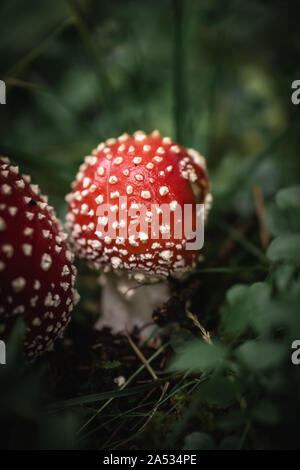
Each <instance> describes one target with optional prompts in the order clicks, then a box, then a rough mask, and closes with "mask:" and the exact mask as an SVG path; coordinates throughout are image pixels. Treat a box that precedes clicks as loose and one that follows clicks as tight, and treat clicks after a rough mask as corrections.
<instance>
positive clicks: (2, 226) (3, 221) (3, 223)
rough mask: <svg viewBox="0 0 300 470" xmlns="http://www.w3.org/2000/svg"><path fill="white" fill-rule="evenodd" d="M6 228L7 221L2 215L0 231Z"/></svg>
mask: <svg viewBox="0 0 300 470" xmlns="http://www.w3.org/2000/svg"><path fill="white" fill-rule="evenodd" d="M5 229H6V222H5V220H4V219H3V218H2V217H0V232H4V230H5Z"/></svg>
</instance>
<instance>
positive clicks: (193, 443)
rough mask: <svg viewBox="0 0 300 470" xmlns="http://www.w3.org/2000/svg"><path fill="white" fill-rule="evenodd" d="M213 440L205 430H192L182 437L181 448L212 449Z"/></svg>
mask: <svg viewBox="0 0 300 470" xmlns="http://www.w3.org/2000/svg"><path fill="white" fill-rule="evenodd" d="M213 448H214V441H213V439H212V437H211V436H210V435H209V434H207V433H206V432H198V431H195V432H192V433H191V434H189V435H188V436H186V437H185V439H184V446H183V450H212V449H213Z"/></svg>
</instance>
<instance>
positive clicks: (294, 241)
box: [0, 0, 300, 449]
mask: <svg viewBox="0 0 300 470" xmlns="http://www.w3.org/2000/svg"><path fill="white" fill-rule="evenodd" d="M296 7H297V2H296V1H292V0H288V1H285V2H283V1H280V0H274V1H273V2H267V1H266V0H253V1H245V2H241V1H239V0H229V1H228V2H226V4H225V3H224V2H219V1H217V0H203V1H193V0H185V1H183V0H182V1H181V0H161V1H159V2H158V1H153V0H143V1H138V0H128V1H126V2H124V1H121V0H113V1H110V2H109V1H105V0H101V1H96V0H77V1H76V0H65V1H61V2H56V1H54V0H47V1H46V2H39V1H37V0H28V1H27V2H21V1H20V0H9V1H7V0H6V1H3V2H1V5H0V16H1V41H0V57H1V61H0V78H1V79H3V80H5V82H6V84H7V104H6V105H2V106H0V143H1V150H0V152H1V153H2V154H4V155H7V156H9V157H10V158H11V160H12V162H13V163H15V164H19V165H20V167H21V169H22V171H24V172H28V173H30V174H31V175H32V177H33V180H34V182H37V183H39V184H40V186H41V188H42V191H43V192H44V193H46V194H48V195H49V196H50V201H51V203H52V204H53V205H54V206H55V208H56V210H57V213H58V215H59V216H60V217H61V218H64V214H65V211H66V203H65V201H64V195H65V194H66V193H67V192H68V191H69V184H70V183H71V181H72V180H73V178H74V176H75V172H76V170H77V167H78V165H79V164H80V163H81V162H82V160H83V157H84V156H85V155H87V154H89V153H90V151H91V149H92V148H94V147H95V146H96V145H97V144H98V143H99V142H100V141H101V140H103V139H106V138H108V137H112V136H117V135H119V134H121V133H123V132H124V131H126V132H129V133H131V132H133V131H135V130H137V129H144V130H145V131H147V132H149V131H152V130H153V129H159V130H160V131H161V133H162V134H165V135H170V136H171V137H173V138H175V139H176V138H178V139H179V140H180V143H182V144H184V145H187V146H188V147H194V148H197V149H198V150H199V151H200V152H201V153H203V154H204V155H205V156H206V158H207V165H208V169H209V175H210V179H211V181H212V191H213V195H214V206H213V210H212V211H211V214H210V217H209V220H208V225H207V229H206V240H205V247H204V250H203V254H204V256H205V261H204V263H202V265H199V269H198V270H196V271H195V273H194V277H195V279H197V280H200V282H201V283H202V284H201V288H200V289H199V290H197V292H196V293H195V292H194V293H191V298H190V299H189V300H190V303H191V309H192V311H193V312H195V313H196V314H197V315H198V318H199V319H200V321H201V324H203V326H204V327H205V328H206V329H208V330H209V331H211V332H212V344H209V343H207V342H204V341H203V340H202V339H201V334H200V332H199V330H197V328H196V327H195V326H194V325H192V322H190V321H187V319H186V316H185V312H184V309H182V312H181V321H180V322H179V323H180V324H181V326H182V328H180V327H179V326H178V324H177V325H175V326H174V325H173V326H172V328H174V331H173V333H172V336H171V338H170V343H167V342H165V343H164V344H163V349H162V350H158V351H156V352H155V351H153V349H151V348H149V347H148V345H147V344H146V345H144V346H143V353H144V354H145V355H146V357H147V359H148V360H149V361H150V362H151V363H152V362H153V367H154V368H155V370H156V372H157V374H158V375H159V377H160V378H161V380H160V381H159V382H158V385H156V386H154V384H153V383H151V382H147V380H149V375H148V374H147V371H146V370H145V367H143V366H142V365H141V364H140V362H139V361H138V359H136V362H133V365H130V366H127V363H126V360H127V359H126V360H125V359H124V357H127V356H129V352H128V349H126V346H125V343H126V339H125V340H124V338H123V339H118V341H119V343H113V341H114V338H113V337H111V336H109V334H107V335H106V342H105V338H104V337H100V338H99V337H98V336H97V335H96V334H95V333H92V324H93V321H94V319H95V317H96V314H97V309H98V296H99V292H98V290H99V286H98V284H97V274H95V273H92V272H90V271H89V270H88V269H87V268H86V267H85V266H84V265H83V264H79V266H78V267H79V276H78V283H77V284H78V289H79V291H80V293H81V296H82V300H81V302H80V304H79V305H78V307H77V308H76V311H75V313H74V316H73V321H72V325H71V327H70V328H69V331H68V334H67V337H66V339H65V341H64V343H63V344H61V345H58V346H57V349H56V351H55V352H54V353H53V354H52V355H51V354H50V355H48V356H45V357H44V358H42V359H41V360H40V361H39V363H38V364H35V365H29V364H27V363H26V361H24V358H23V357H22V354H21V351H20V346H19V343H18V337H19V336H20V335H21V330H20V328H21V326H17V328H16V330H15V332H14V336H13V337H12V338H11V343H10V344H9V345H8V353H9V356H8V364H7V365H6V366H0V384H1V387H0V422H1V431H2V433H3V431H5V433H4V434H5V435H4V436H3V437H1V441H0V442H1V444H0V446H1V447H2V448H9V449H19V448H22V449H23V448H27V449H31V448H33V449H39V448H41V449H48V448H51V449H61V448H81V447H83V448H89V449H91V448H99V447H101V448H120V447H124V448H131V447H132V448H150V449H151V448H152V449H155V448H161V447H166V448H178V447H180V448H183V449H211V448H216V449H238V448H251V449H253V448H298V447H299V445H298V442H297V414H298V412H299V410H300V403H299V396H300V394H299V387H300V377H299V372H298V368H297V367H296V366H294V365H292V364H291V360H290V355H291V342H292V341H293V340H294V339H297V337H298V338H299V336H300V334H299V329H300V327H299V318H298V312H299V300H300V299H299V296H300V289H299V262H300V259H299V242H300V209H299V204H300V196H299V194H300V189H299V186H298V185H297V184H298V182H299V174H300V171H299V170H300V160H299V144H300V133H299V118H300V116H299V109H298V108H297V107H296V106H294V105H292V103H291V83H292V81H293V80H295V79H299V78H300V68H299V64H300V35H299V25H298V15H297V10H296ZM254 187H258V188H259V189H260V191H261V192H262V196H263V200H264V203H265V206H266V215H265V219H264V222H265V225H264V227H263V228H264V229H265V230H267V231H268V233H269V234H270V236H271V237H272V238H274V240H273V241H271V244H270V245H269V247H268V250H267V252H266V253H265V252H264V248H263V247H262V245H261V240H260V236H261V230H262V227H261V224H260V223H259V219H258V217H257V207H256V205H255V198H254V195H253V188H254ZM285 187H287V189H282V188H285ZM205 268H207V271H206V272H205ZM201 270H202V271H201ZM166 341H167V340H166ZM98 343H101V345H100V346H99V345H98V346H97V344H98ZM97 347H99V349H97ZM129 351H130V348H129ZM10 354H11V355H10ZM131 354H132V352H131ZM161 356H163V358H164V361H165V360H167V359H168V358H169V356H171V358H170V360H169V368H168V369H167V371H165V372H163V371H162V369H161V366H160V364H161ZM130 360H131V359H130V358H129V359H128V361H130ZM120 375H126V380H129V379H128V378H130V380H129V383H128V385H126V387H125V388H124V389H120V388H118V387H117V385H116V383H114V379H115V378H116V377H117V376H120ZM139 380H140V381H141V382H142V383H139ZM168 381H170V384H171V385H170V386H169V388H168V390H167V391H166V390H165V391H164V392H162V393H161V389H160V385H161V384H164V383H168ZM153 387H154V389H155V390H154V391H153ZM56 402H58V403H56ZM49 405H51V407H49ZM149 418H150V420H149ZM147 420H149V422H148V421H147ZM145 423H146V425H145ZM144 425H145V427H143V426H144ZM166 436H167V437H166Z"/></svg>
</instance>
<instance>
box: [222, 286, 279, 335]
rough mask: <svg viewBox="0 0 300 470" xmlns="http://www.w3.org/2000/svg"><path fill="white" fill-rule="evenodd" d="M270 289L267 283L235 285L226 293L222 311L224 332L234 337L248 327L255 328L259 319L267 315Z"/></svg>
mask: <svg viewBox="0 0 300 470" xmlns="http://www.w3.org/2000/svg"><path fill="white" fill-rule="evenodd" d="M270 296H271V289H270V286H269V285H268V284H267V283H264V282H256V283H254V284H253V285H252V286H243V285H236V286H234V287H232V288H231V289H229V291H228V292H227V296H226V297H227V301H228V305H227V306H225V307H224V308H223V309H222V325H223V328H224V332H225V333H227V334H231V335H234V336H240V335H241V334H243V333H244V332H245V331H246V329H247V327H248V326H249V325H251V326H253V327H256V325H257V324H258V323H259V319H260V318H261V317H262V316H264V315H266V314H268V309H267V306H268V304H269V300H270Z"/></svg>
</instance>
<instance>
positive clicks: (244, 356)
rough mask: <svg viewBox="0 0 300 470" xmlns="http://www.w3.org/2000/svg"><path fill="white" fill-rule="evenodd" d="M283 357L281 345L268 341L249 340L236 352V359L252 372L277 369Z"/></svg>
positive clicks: (283, 350) (283, 351)
mask: <svg viewBox="0 0 300 470" xmlns="http://www.w3.org/2000/svg"><path fill="white" fill-rule="evenodd" d="M285 355H286V351H285V349H284V348H283V347H282V344H281V343H279V342H276V341H270V340H260V341H257V340H249V341H246V342H245V343H244V344H242V345H241V346H240V347H239V348H238V349H237V350H236V357H237V358H238V359H239V360H240V361H241V362H242V363H243V364H244V366H245V367H246V368H247V369H250V370H251V371H253V372H263V371H266V370H268V369H270V368H275V367H279V365H280V364H281V362H282V360H283V358H284V357H285Z"/></svg>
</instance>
